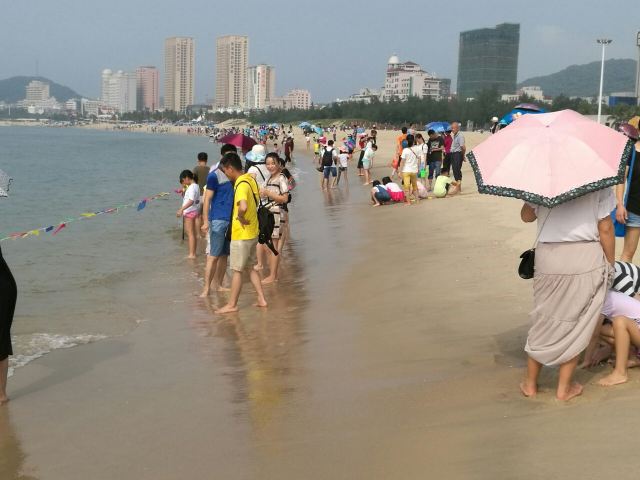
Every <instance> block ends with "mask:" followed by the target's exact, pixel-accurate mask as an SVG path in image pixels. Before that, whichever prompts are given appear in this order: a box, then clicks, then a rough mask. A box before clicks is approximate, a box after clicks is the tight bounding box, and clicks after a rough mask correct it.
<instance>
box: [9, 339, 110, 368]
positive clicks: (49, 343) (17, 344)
mask: <svg viewBox="0 0 640 480" xmlns="http://www.w3.org/2000/svg"><path fill="white" fill-rule="evenodd" d="M105 338H107V337H106V335H89V334H79V335H56V334H51V333H34V334H31V335H19V336H16V337H14V339H13V343H14V345H13V350H14V353H15V355H14V356H13V357H10V359H9V376H12V375H13V374H14V373H15V369H16V368H19V367H24V366H25V365H27V364H28V363H30V362H32V361H34V360H36V359H37V358H40V357H42V356H44V355H46V354H47V353H51V352H52V351H54V350H58V349H61V348H72V347H77V346H79V345H86V344H87V343H92V342H96V341H98V340H103V339H105Z"/></svg>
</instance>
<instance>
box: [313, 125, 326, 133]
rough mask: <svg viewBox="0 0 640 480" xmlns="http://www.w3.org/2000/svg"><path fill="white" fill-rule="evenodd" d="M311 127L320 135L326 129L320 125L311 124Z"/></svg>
mask: <svg viewBox="0 0 640 480" xmlns="http://www.w3.org/2000/svg"><path fill="white" fill-rule="evenodd" d="M311 128H312V129H313V130H314V132H316V133H317V134H318V135H322V134H323V133H324V130H322V129H321V128H320V127H316V126H313V125H312V126H311Z"/></svg>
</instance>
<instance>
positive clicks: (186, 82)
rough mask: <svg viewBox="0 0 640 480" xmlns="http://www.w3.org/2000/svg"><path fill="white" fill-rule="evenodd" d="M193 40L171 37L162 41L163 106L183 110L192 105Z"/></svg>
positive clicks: (177, 110)
mask: <svg viewBox="0 0 640 480" xmlns="http://www.w3.org/2000/svg"><path fill="white" fill-rule="evenodd" d="M194 49H195V46H194V42H193V38H191V37H171V38H167V39H166V40H165V42H164V108H165V109H166V110H173V111H176V112H183V111H184V110H185V109H186V108H187V106H189V105H193V103H194V102H193V97H194V93H193V92H194V88H193V85H194Z"/></svg>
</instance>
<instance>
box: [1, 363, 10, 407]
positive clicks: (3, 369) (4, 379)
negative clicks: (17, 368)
mask: <svg viewBox="0 0 640 480" xmlns="http://www.w3.org/2000/svg"><path fill="white" fill-rule="evenodd" d="M8 375H9V357H7V358H5V359H4V360H2V361H0V405H4V404H5V403H7V402H8V401H9V397H8V396H7V377H8Z"/></svg>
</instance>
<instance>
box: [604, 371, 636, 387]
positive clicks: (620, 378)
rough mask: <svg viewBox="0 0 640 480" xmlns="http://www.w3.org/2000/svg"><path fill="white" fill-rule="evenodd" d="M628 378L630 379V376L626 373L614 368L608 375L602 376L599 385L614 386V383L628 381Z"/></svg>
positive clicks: (618, 383)
mask: <svg viewBox="0 0 640 480" xmlns="http://www.w3.org/2000/svg"><path fill="white" fill-rule="evenodd" d="M627 380H629V377H628V376H627V374H626V373H619V372H616V371H615V370H614V371H613V372H611V373H610V374H609V375H607V376H606V377H602V378H601V379H600V380H598V385H600V386H601V387H613V386H614V385H620V384H622V383H626V382H627Z"/></svg>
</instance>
